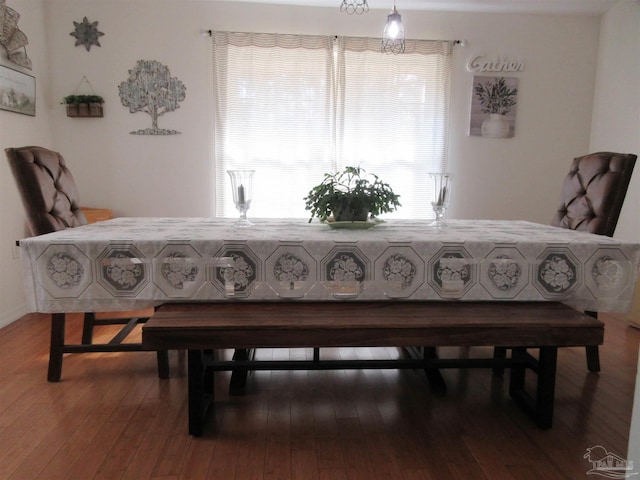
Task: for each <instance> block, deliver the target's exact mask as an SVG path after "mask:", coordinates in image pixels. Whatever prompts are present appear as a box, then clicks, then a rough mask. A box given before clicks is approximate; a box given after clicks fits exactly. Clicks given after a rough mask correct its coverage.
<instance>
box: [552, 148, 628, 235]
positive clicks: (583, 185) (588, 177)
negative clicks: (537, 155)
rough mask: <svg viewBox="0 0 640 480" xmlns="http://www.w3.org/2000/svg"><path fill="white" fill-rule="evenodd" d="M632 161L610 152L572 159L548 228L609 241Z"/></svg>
mask: <svg viewBox="0 0 640 480" xmlns="http://www.w3.org/2000/svg"><path fill="white" fill-rule="evenodd" d="M636 158H637V156H636V155H633V154H622V153H612V152H599V153H591V154H589V155H585V156H583V157H577V158H574V159H573V162H572V163H571V169H570V170H569V173H568V174H567V176H566V177H565V179H564V182H563V183H562V194H561V197H560V206H559V207H558V211H557V212H556V213H555V215H554V217H553V219H552V220H551V225H554V226H556V227H563V228H569V229H571V230H584V231H587V232H590V233H596V234H598V235H607V236H609V237H612V236H613V232H614V231H615V229H616V224H617V223H618V217H619V216H620V211H621V210H622V204H623V203H624V197H625V195H626V193H627V188H628V187H629V182H630V181H631V174H632V173H633V167H634V165H635V163H636Z"/></svg>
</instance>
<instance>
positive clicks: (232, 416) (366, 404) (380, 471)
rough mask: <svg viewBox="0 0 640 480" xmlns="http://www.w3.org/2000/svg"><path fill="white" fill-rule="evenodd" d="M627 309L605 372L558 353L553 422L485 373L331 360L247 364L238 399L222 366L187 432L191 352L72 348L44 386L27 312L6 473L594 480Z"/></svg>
mask: <svg viewBox="0 0 640 480" xmlns="http://www.w3.org/2000/svg"><path fill="white" fill-rule="evenodd" d="M621 318H622V317H621V316H614V315H602V319H603V320H604V321H605V323H606V327H605V344H604V345H603V346H602V347H601V349H600V356H601V364H602V372H601V373H600V374H590V373H588V372H587V369H586V361H585V353H584V349H583V348H569V349H561V350H560V353H559V357H558V377H557V381H556V404H555V416H554V426H553V428H552V429H551V430H547V431H542V430H539V429H538V428H537V427H535V425H534V424H533V422H532V421H531V420H530V419H529V418H528V417H527V416H526V415H524V413H523V412H522V411H521V410H520V409H519V408H517V407H516V406H515V405H514V403H513V402H512V401H511V400H510V398H509V396H508V393H507V387H508V382H507V379H506V378H505V380H502V379H499V378H495V377H492V375H491V372H490V370H467V371H456V370H445V371H444V377H445V379H446V381H447V384H448V387H449V390H448V392H447V394H446V396H444V397H438V396H434V395H432V394H431V393H430V392H429V388H428V385H427V383H426V380H425V378H424V375H423V374H422V372H416V371H396V370H368V371H357V370H356V371H351V370H348V371H345V370H340V371H325V372H321V371H312V372H306V371H303V372H300V371H298V372H256V373H254V374H253V375H252V376H251V378H250V380H249V383H248V386H247V391H246V394H245V395H242V396H229V394H228V392H227V382H226V380H227V379H228V374H227V373H220V374H218V376H217V377H216V379H217V384H216V396H217V402H216V408H217V410H216V412H215V417H210V418H209V424H208V425H207V426H206V429H205V433H204V435H203V436H202V437H200V438H193V437H190V436H189V435H188V434H187V403H186V391H187V388H186V387H187V385H186V377H185V371H186V368H185V367H186V365H185V357H184V355H180V354H179V353H178V352H172V353H171V369H172V370H171V378H170V379H169V380H160V379H158V377H157V372H156V357H155V354H154V353H151V352H136V353H113V354H106V353H105V354H82V355H68V356H66V357H65V361H64V366H63V371H62V381H61V382H59V383H48V382H47V381H46V371H47V361H48V342H49V318H48V316H44V315H36V314H33V315H27V316H25V317H24V318H22V319H20V320H18V321H17V322H15V323H13V324H11V325H9V326H7V327H5V328H4V329H2V330H0V365H1V367H0V479H3V480H4V479H7V480H9V479H19V480H31V479H47V480H51V479H54V480H57V479H83V480H88V479H132V480H133V479H135V480H141V479H163V480H169V479H205V478H210V479H222V480H227V479H242V480H244V479H254V478H255V479H259V478H260V479H261V478H264V479H280V478H286V479H296V480H297V479H304V480H306V479H317V480H324V479H327V480H340V479H385V480H388V479H406V480H414V479H434V480H443V479H465V480H466V479H471V478H473V479H481V480H482V479H487V480H502V479H505V480H506V479H513V480H528V479H531V480H534V479H535V480H539V479H571V480H574V479H581V478H590V477H593V476H592V475H587V471H588V470H589V469H590V468H591V464H590V463H589V462H588V461H587V460H586V459H584V458H583V455H584V454H585V452H586V449H587V448H588V447H592V446H595V445H602V446H603V447H604V448H605V449H606V450H607V451H609V452H612V453H615V454H618V455H620V456H622V457H626V452H627V443H628V434H629V424H630V420H631V407H632V402H633V388H634V381H635V374H636V364H637V355H638V345H639V342H640V331H639V330H636V329H634V328H632V327H629V326H627V324H626V323H624V322H623V321H622V319H621ZM79 329H80V319H79V318H78V319H73V320H72V321H70V322H68V335H69V336H70V337H71V336H75V338H79V335H80V333H79ZM134 339H135V337H134ZM479 352H480V353H481V354H486V355H487V356H488V355H491V349H477V348H474V349H473V354H474V355H476V354H478V353H479ZM440 353H441V356H454V355H461V354H464V353H465V352H464V351H461V349H459V348H447V349H440ZM258 354H259V356H260V358H275V359H279V358H284V357H286V358H296V359H300V358H311V356H312V351H311V350H303V349H295V350H270V349H264V350H260V351H259V353H258ZM322 355H323V358H338V357H345V358H346V357H349V358H352V357H354V356H355V357H358V358H370V357H373V356H375V357H377V358H379V357H382V358H385V357H394V356H397V355H398V352H397V351H396V349H392V348H370V349H347V348H342V349H323V350H322Z"/></svg>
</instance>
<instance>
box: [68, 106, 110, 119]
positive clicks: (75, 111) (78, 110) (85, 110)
mask: <svg viewBox="0 0 640 480" xmlns="http://www.w3.org/2000/svg"><path fill="white" fill-rule="evenodd" d="M66 107H67V117H102V116H103V111H102V104H101V103H71V104H66Z"/></svg>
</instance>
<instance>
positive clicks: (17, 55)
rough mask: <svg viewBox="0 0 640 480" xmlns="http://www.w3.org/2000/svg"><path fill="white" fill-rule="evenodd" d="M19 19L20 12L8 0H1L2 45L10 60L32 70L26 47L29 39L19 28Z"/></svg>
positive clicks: (0, 34)
mask: <svg viewBox="0 0 640 480" xmlns="http://www.w3.org/2000/svg"><path fill="white" fill-rule="evenodd" d="M19 19H20V14H19V13H18V12H16V11H15V10H14V9H13V8H9V7H7V5H6V0H0V45H2V46H3V47H4V49H5V50H6V51H7V56H8V57H9V60H10V61H12V62H13V63H15V64H17V65H20V66H21V67H24V68H28V69H29V70H31V69H32V65H31V59H30V58H29V56H28V55H27V49H26V48H25V46H26V45H27V44H28V43H29V39H28V38H27V36H26V35H25V34H24V32H23V31H22V30H20V29H19V28H18V20H19Z"/></svg>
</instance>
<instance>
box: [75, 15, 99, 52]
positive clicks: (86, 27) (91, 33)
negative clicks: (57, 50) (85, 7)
mask: <svg viewBox="0 0 640 480" xmlns="http://www.w3.org/2000/svg"><path fill="white" fill-rule="evenodd" d="M73 25H74V27H75V31H74V32H71V33H70V34H69V35H71V36H72V37H76V47H78V46H80V45H84V48H86V49H87V52H88V51H89V50H91V45H96V46H98V47H100V46H101V45H100V42H99V41H98V39H99V38H100V37H101V36H102V35H104V33H102V32H99V31H98V22H91V23H89V20H87V17H84V18H83V19H82V22H73Z"/></svg>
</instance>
